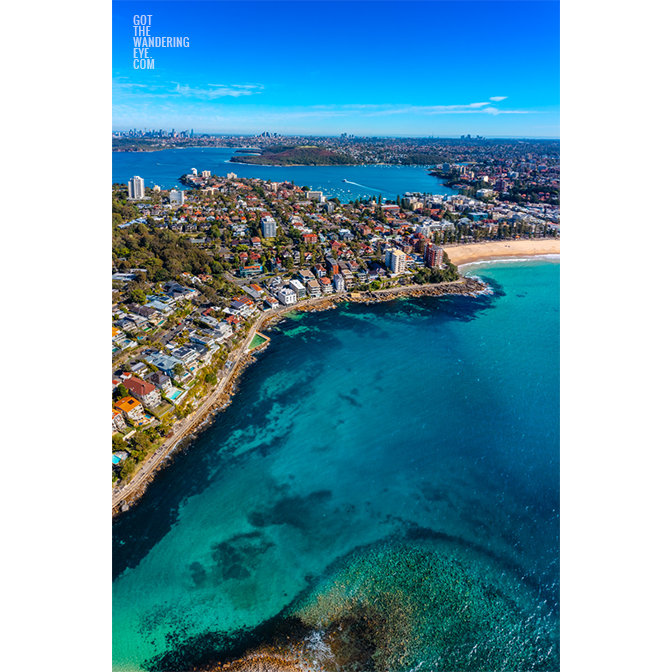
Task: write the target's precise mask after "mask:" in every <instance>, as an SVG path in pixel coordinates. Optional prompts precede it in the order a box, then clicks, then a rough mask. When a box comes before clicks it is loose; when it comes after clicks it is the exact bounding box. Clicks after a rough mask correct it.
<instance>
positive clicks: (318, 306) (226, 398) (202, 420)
mask: <svg viewBox="0 0 672 672" xmlns="http://www.w3.org/2000/svg"><path fill="white" fill-rule="evenodd" d="M444 250H445V251H446V253H447V255H448V256H449V257H450V261H451V262H452V263H454V264H455V265H457V266H463V265H465V264H469V263H473V262H476V261H486V260H496V259H504V258H520V257H534V256H543V255H549V254H551V255H555V254H560V241H558V240H516V241H494V242H489V243H474V244H470V245H459V246H452V245H451V246H445V247H444ZM484 291H487V287H486V286H485V285H484V284H482V283H481V282H480V281H479V280H477V279H475V278H465V277H461V278H460V279H459V280H456V281H454V282H442V283H438V284H429V285H405V286H401V287H394V288H388V289H380V290H376V291H368V292H352V293H349V294H340V295H336V296H322V297H319V298H315V299H308V300H305V301H302V302H301V303H300V304H294V305H291V306H285V307H282V308H280V309H277V310H274V311H273V312H272V313H263V314H261V315H259V317H258V318H257V319H256V320H255V322H254V324H253V325H252V326H251V327H250V330H249V332H248V334H247V336H246V337H245V340H244V341H243V342H242V343H241V344H240V345H239V346H238V347H236V348H235V349H234V350H232V351H231V353H230V355H229V358H228V363H230V366H229V368H228V370H225V373H224V375H223V377H222V379H221V380H220V381H219V383H218V384H217V386H216V387H215V389H214V390H213V391H212V392H211V393H210V394H209V395H208V396H207V397H206V398H205V399H204V400H203V402H202V403H201V404H200V405H199V407H198V408H197V409H196V410H195V411H194V412H193V413H191V414H190V415H189V416H187V417H186V418H183V419H182V420H180V421H179V422H178V423H176V424H175V426H174V427H173V431H172V433H171V434H170V435H169V436H168V438H167V439H166V441H165V442H164V443H163V444H162V445H161V446H160V447H159V448H158V449H157V450H156V451H155V452H154V453H153V454H152V455H150V456H149V457H148V458H147V459H146V460H145V462H144V463H143V464H142V465H141V466H140V468H139V469H138V471H137V472H136V473H135V474H134V475H133V477H132V478H131V480H130V481H129V482H128V483H126V484H125V485H124V486H123V487H118V486H115V487H113V490H112V514H113V515H115V514H117V513H120V512H122V511H125V510H127V508H128V506H129V505H131V504H133V503H134V502H135V501H137V499H138V498H139V497H140V496H141V495H142V494H143V492H144V491H145V489H146V487H147V485H148V484H149V483H150V482H151V480H152V478H153V477H154V474H155V473H156V471H157V469H159V468H160V467H161V466H162V464H165V458H166V457H168V455H170V454H171V453H172V452H173V450H175V449H176V448H177V447H178V446H179V444H180V443H181V442H182V441H185V440H186V439H189V438H191V437H193V436H194V435H195V434H196V433H197V432H198V430H199V429H200V428H202V427H204V426H205V425H206V421H207V420H208V418H209V416H210V414H211V413H215V412H218V411H220V410H222V409H223V408H224V407H226V406H227V405H228V403H229V402H230V400H231V397H232V396H233V394H234V386H235V383H236V380H237V379H238V378H239V376H240V375H241V374H242V372H243V371H244V370H245V367H246V366H247V365H248V364H249V363H250V361H252V352H251V351H250V350H249V348H250V344H251V343H252V340H253V339H254V336H255V334H256V333H257V331H261V330H263V329H264V328H266V327H269V326H270V325H271V324H273V323H275V322H277V321H279V319H281V318H282V317H283V316H284V315H285V314H287V313H289V312H292V311H299V312H300V311H320V310H328V309H329V308H333V307H335V306H336V304H338V303H341V302H343V301H348V302H352V303H378V302H382V301H391V300H395V299H399V298H405V297H416V296H443V295H446V294H465V295H472V296H473V295H476V294H480V293H482V292H484ZM262 347H263V346H262Z"/></svg>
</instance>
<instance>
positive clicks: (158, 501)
mask: <svg viewBox="0 0 672 672" xmlns="http://www.w3.org/2000/svg"><path fill="white" fill-rule="evenodd" d="M157 156H158V155H157ZM474 269H475V270H474V272H475V273H477V274H478V276H479V277H481V278H483V279H485V280H487V281H488V283H489V284H490V285H491V287H492V289H493V293H492V294H490V295H484V296H479V297H462V296H447V297H425V298H420V299H402V300H397V301H394V302H387V303H381V304H371V305H362V304H341V305H340V306H339V307H338V308H337V309H335V310H329V311H325V312H321V313H314V314H298V315H291V314H290V317H288V318H286V319H285V320H284V321H283V322H282V323H280V324H279V325H278V326H277V327H276V328H274V329H273V330H272V331H271V332H270V334H269V335H270V336H271V342H270V345H269V346H268V347H267V348H266V349H265V350H263V351H262V352H260V353H259V354H258V361H257V362H256V363H255V364H254V365H253V366H251V367H249V368H248V369H247V370H246V372H245V374H244V376H243V377H242V379H241V380H240V385H239V390H238V393H237V394H236V396H235V397H234V398H233V400H232V403H231V405H230V406H229V407H228V408H227V410H226V411H225V412H224V413H221V414H220V415H219V416H217V418H216V420H215V421H214V423H213V424H212V425H211V426H210V427H209V428H208V429H207V430H205V431H204V432H203V433H202V434H201V435H200V436H199V437H198V438H197V439H196V440H195V441H194V442H193V443H192V444H191V445H190V447H189V448H188V449H187V450H185V451H183V452H182V453H180V454H178V455H177V456H176V457H175V458H174V460H173V463H172V464H171V465H170V466H168V467H166V468H165V469H163V470H162V471H160V472H159V473H158V474H157V476H156V478H155V480H154V482H153V483H152V484H151V485H150V487H149V488H148V490H147V492H146V493H145V495H144V496H143V498H142V499H141V501H140V502H139V503H138V504H137V505H136V506H134V507H132V508H131V509H130V511H129V512H128V513H126V514H124V515H123V516H121V517H120V518H119V519H118V520H116V521H115V522H114V524H113V546H114V553H113V570H114V582H113V609H114V612H113V630H114V631H113V667H114V670H117V671H125V672H131V671H132V672H136V671H138V670H157V671H158V670H163V671H168V670H183V669H193V668H194V667H196V666H198V665H202V664H204V663H206V662H208V661H211V660H227V658H230V657H232V656H234V655H235V656H241V655H243V656H244V655H245V654H246V652H248V651H253V650H255V649H256V648H258V647H263V646H265V645H269V644H271V642H274V645H276V644H277V642H275V640H274V639H273V637H274V633H276V634H277V633H278V632H282V633H283V642H285V643H284V644H283V646H285V647H286V648H292V647H293V648H292V650H294V651H298V650H299V649H300V648H301V646H303V649H301V650H302V651H304V653H305V652H306V651H308V653H305V657H306V658H305V667H304V669H306V670H310V669H315V670H317V669H320V668H321V667H323V668H324V669H335V668H333V667H332V668H330V667H329V666H330V665H334V664H336V663H335V662H334V661H335V658H334V656H337V657H338V656H359V658H358V659H359V660H360V661H361V660H364V659H365V658H366V656H369V663H368V664H369V665H370V667H369V668H367V669H376V670H390V671H391V672H411V670H417V669H419V668H421V669H423V670H437V671H440V670H478V671H480V672H482V671H483V670H558V669H559V641H558V638H559V635H558V631H559V276H560V264H559V262H558V261H557V260H550V261H549V260H544V259H541V260H527V261H515V262H509V263H493V264H488V265H478V266H475V267H474ZM372 623H373V624H376V625H375V627H372V626H371V625H370V624H372ZM290 624H291V625H292V628H294V630H292V631H291V632H289V631H288V632H285V631H284V630H283V627H289V625H290ZM365 624H368V626H367V625H365ZM367 627H368V628H369V629H368V630H367ZM344 632H347V633H349V635H348V637H349V639H348V642H349V643H348V647H349V648H348V652H347V654H346V653H344V648H343V646H341V648H340V649H339V651H338V652H336V653H334V650H332V649H333V646H332V648H331V649H330V648H329V645H328V643H327V638H328V636H332V637H339V636H340V637H341V638H342V637H344V635H343V634H340V635H339V633H344ZM329 633H332V634H331V635H329ZM352 633H355V634H356V633H359V634H358V635H357V636H354V635H353V634H352ZM351 635H352V636H351ZM285 638H288V639H285ZM299 638H301V642H302V643H301V642H299V641H298V639H299ZM358 638H359V639H358ZM293 639H294V640H296V641H293ZM364 640H366V641H364ZM333 641H335V640H333ZM341 644H342V640H341ZM334 646H335V644H334ZM358 647H359V649H358ZM343 660H345V658H344V659H343ZM339 669H342V670H349V669H355V667H349V666H348V664H343V665H342V666H341V667H340V668H339ZM360 669H361V668H360Z"/></svg>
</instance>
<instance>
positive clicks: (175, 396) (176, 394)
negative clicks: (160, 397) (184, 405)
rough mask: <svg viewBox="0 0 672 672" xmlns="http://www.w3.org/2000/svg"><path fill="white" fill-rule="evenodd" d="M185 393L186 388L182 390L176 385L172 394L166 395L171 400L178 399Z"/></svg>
mask: <svg viewBox="0 0 672 672" xmlns="http://www.w3.org/2000/svg"><path fill="white" fill-rule="evenodd" d="M183 394H184V390H180V389H179V388H178V387H176V388H175V389H174V390H173V391H172V392H171V393H170V394H167V395H166V397H167V398H168V399H170V400H171V401H177V400H178V399H179V398H180V397H181V396H182V395H183Z"/></svg>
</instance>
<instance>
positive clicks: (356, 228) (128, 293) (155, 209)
mask: <svg viewBox="0 0 672 672" xmlns="http://www.w3.org/2000/svg"><path fill="white" fill-rule="evenodd" d="M320 151H322V150H320ZM247 158H250V157H247ZM252 158H256V157H252ZM181 181H182V183H183V184H184V185H185V186H187V187H188V190H187V191H182V190H177V189H174V190H172V191H170V192H168V191H161V190H160V188H158V187H155V188H154V189H153V190H151V191H149V190H148V191H147V192H145V188H144V181H143V179H142V177H140V176H135V177H132V178H131V179H130V180H129V183H128V185H121V184H115V185H113V193H112V229H113V245H112V247H113V276H112V281H113V307H112V321H113V325H112V356H113V362H112V364H113V368H112V387H113V394H112V396H113V399H112V406H113V408H112V430H113V436H112V452H113V454H112V462H113V467H112V469H113V474H112V478H113V486H114V487H113V512H118V511H123V510H125V509H126V508H127V507H128V506H129V504H130V503H131V502H132V501H133V500H134V499H135V498H137V497H138V496H139V495H140V494H142V492H143V491H144V488H145V486H146V484H147V483H148V482H149V481H150V480H151V478H152V475H153V473H154V472H155V470H156V469H157V468H158V467H159V466H160V465H161V464H162V463H164V462H163V460H164V458H165V457H166V456H168V455H169V454H170V453H171V452H172V451H173V450H174V449H175V448H176V447H178V445H181V444H182V442H183V441H184V440H185V439H187V438H188V437H190V436H193V434H194V432H195V431H197V430H198V428H199V427H202V426H204V423H205V422H207V420H208V418H209V416H210V414H211V413H213V412H216V411H217V410H220V409H221V408H223V407H225V406H226V405H227V404H228V402H229V400H230V398H231V396H232V394H233V393H234V391H235V387H234V386H235V381H236V380H237V378H238V376H239V375H240V374H241V373H242V371H243V370H244V368H245V366H246V365H247V364H248V363H249V362H250V361H252V360H253V356H254V351H255V350H256V348H263V347H265V345H266V344H267V343H268V340H267V339H264V338H261V337H259V336H257V334H258V332H260V331H261V330H263V329H264V328H265V327H266V326H268V325H269V324H270V323H272V322H273V321H275V320H276V319H278V317H279V316H281V315H283V314H284V313H286V312H289V311H292V310H322V309H326V308H330V307H332V306H334V305H335V304H336V303H337V302H340V301H352V302H355V301H360V302H371V301H376V302H377V301H386V300H393V299H395V298H400V297H403V296H419V295H427V294H430V295H441V294H449V293H461V294H471V295H473V294H476V293H479V292H483V291H485V290H486V288H485V287H484V286H483V285H482V284H481V283H480V282H479V281H477V280H475V279H471V278H464V277H462V276H461V275H460V274H459V272H458V268H457V266H458V265H461V264H463V263H468V262H470V261H474V260H480V259H488V258H497V257H500V258H501V257H502V256H506V257H514V256H517V255H525V256H527V255H538V254H557V253H558V252H559V214H558V211H557V208H556V207H554V206H550V205H544V204H525V205H522V204H519V203H511V202H508V201H506V199H505V198H504V197H503V194H500V197H499V198H493V197H492V194H489V193H488V194H485V195H483V194H481V197H480V198H479V197H477V198H473V197H470V196H468V195H466V194H457V195H451V196H446V195H441V196H436V195H432V194H417V193H405V194H403V195H402V194H400V195H399V196H398V197H397V198H396V199H395V200H387V201H384V200H383V199H382V198H381V197H380V196H379V197H378V198H371V199H369V200H365V201H360V200H355V201H351V202H350V203H341V202H340V201H339V200H338V199H337V198H327V197H326V196H325V195H324V194H323V193H322V192H320V191H315V190H311V189H310V188H309V187H307V186H298V185H295V184H293V183H289V182H282V183H277V182H271V181H264V180H260V179H243V178H239V177H238V176H237V175H235V173H228V174H227V175H225V176H218V175H214V174H212V172H211V171H209V170H207V169H206V170H202V171H201V172H200V173H199V172H198V171H196V170H195V169H194V171H192V174H190V175H183V176H182V178H181Z"/></svg>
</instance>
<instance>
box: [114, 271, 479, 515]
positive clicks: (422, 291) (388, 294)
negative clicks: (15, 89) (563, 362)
mask: <svg viewBox="0 0 672 672" xmlns="http://www.w3.org/2000/svg"><path fill="white" fill-rule="evenodd" d="M486 291H487V285H485V284H484V283H483V282H481V281H480V280H477V279H476V278H464V277H463V278H461V279H460V280H455V281H453V282H441V283H437V284H428V285H409V286H406V287H395V288H391V289H379V290H375V291H369V292H352V293H350V294H344V295H338V296H328V297H323V298H322V299H321V300H320V301H319V302H318V303H316V304H307V305H306V304H295V305H293V306H288V307H287V308H286V309H284V310H281V311H278V312H274V313H273V314H270V315H267V316H262V319H260V321H259V322H258V324H257V325H256V327H253V328H252V331H262V330H264V329H268V328H269V327H271V326H273V325H275V324H277V323H278V322H280V321H281V320H282V319H284V318H285V316H286V315H287V313H290V312H308V313H314V312H322V311H325V310H333V309H334V308H336V307H337V306H338V304H339V303H343V302H351V303H382V302H386V301H393V300H395V299H403V298H414V297H420V296H445V295H448V294H453V295H455V294H460V295H465V296H477V295H479V294H482V293H484V292H486ZM269 343H270V341H266V343H264V344H262V345H260V346H259V347H258V348H255V350H254V351H250V352H247V353H246V354H244V355H243V356H242V357H241V359H240V360H239V361H238V363H237V365H236V367H235V368H234V370H233V372H232V375H231V378H230V380H229V381H228V382H227V383H226V385H225V386H224V387H223V388H222V390H221V391H220V392H218V393H217V394H216V395H215V396H212V397H208V398H207V399H206V400H205V401H204V404H207V406H208V409H207V413H206V415H205V416H204V417H196V418H194V420H193V421H192V423H190V424H189V425H188V426H187V429H186V430H185V431H186V433H185V436H184V437H183V438H181V439H180V440H179V441H178V442H177V443H176V444H175V445H174V446H172V447H171V449H170V450H169V451H168V452H167V453H166V454H165V455H164V456H163V457H162V458H160V459H159V461H158V463H157V464H156V465H155V466H154V467H152V469H151V472H150V473H149V474H148V475H147V476H146V477H145V478H144V479H143V482H142V483H141V484H139V485H138V486H137V487H136V488H135V489H134V490H133V491H132V492H131V493H130V494H129V495H128V497H126V498H124V499H123V500H121V501H120V502H119V503H118V504H117V505H116V506H113V508H112V517H113V518H114V517H116V516H118V515H120V514H121V513H124V512H126V511H128V509H129V508H130V507H131V506H133V505H134V504H135V503H136V502H137V501H138V500H139V499H140V498H141V497H142V495H143V494H144V493H145V491H146V490H147V486H148V485H149V484H150V483H151V482H152V481H153V480H154V477H155V475H156V473H157V472H158V471H159V470H160V469H163V468H164V467H165V466H167V465H168V464H170V463H171V457H172V456H173V455H175V454H176V453H177V452H179V451H181V450H184V448H186V447H187V446H188V445H189V444H190V443H191V442H192V441H194V440H195V439H196V438H197V437H198V436H199V434H200V433H201V432H202V431H203V430H204V429H207V428H208V427H209V426H210V425H212V423H213V422H214V419H215V415H216V414H218V413H220V412H221V411H224V410H225V409H226V408H227V407H228V406H229V404H230V403H231V401H232V399H233V396H234V395H235V393H236V391H237V390H236V388H237V382H238V379H239V378H240V376H241V375H242V374H243V372H244V371H245V369H246V368H247V367H248V366H249V365H250V364H252V363H254V362H255V361H256V358H255V357H254V354H253V353H254V352H261V351H262V350H264V349H266V348H267V347H268V345H269ZM195 413H196V414H198V409H197V410H196V411H195ZM181 431H182V430H181ZM171 436H172V433H171V434H169V435H168V436H167V437H166V438H167V440H170V437H171ZM160 450H161V447H159V448H158V449H157V451H160ZM149 459H150V460H151V456H150V458H149Z"/></svg>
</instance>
